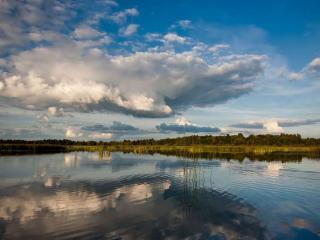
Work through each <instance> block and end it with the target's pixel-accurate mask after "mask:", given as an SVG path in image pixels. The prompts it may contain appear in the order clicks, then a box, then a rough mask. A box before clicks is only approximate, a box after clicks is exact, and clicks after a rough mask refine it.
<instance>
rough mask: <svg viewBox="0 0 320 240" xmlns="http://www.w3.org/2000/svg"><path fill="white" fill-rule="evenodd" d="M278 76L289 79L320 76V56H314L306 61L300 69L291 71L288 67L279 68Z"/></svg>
mask: <svg viewBox="0 0 320 240" xmlns="http://www.w3.org/2000/svg"><path fill="white" fill-rule="evenodd" d="M278 75H279V76H280V77H285V78H287V79H289V80H295V81H297V80H303V79H307V78H311V79H312V78H315V77H319V76H320V58H319V57H318V58H314V59H313V60H312V61H311V62H310V63H308V64H307V65H306V66H305V67H304V68H303V69H302V70H301V71H298V72H291V71H289V70H288V69H286V68H284V69H281V70H280V72H279V74H278Z"/></svg>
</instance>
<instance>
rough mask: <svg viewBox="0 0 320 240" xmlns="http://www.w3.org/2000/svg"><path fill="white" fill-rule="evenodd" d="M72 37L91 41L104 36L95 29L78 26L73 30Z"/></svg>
mask: <svg viewBox="0 0 320 240" xmlns="http://www.w3.org/2000/svg"><path fill="white" fill-rule="evenodd" d="M73 35H74V37H75V38H77V39H92V38H100V37H103V36H105V35H106V34H105V33H102V32H99V31H98V30H96V29H93V28H92V27H90V26H86V25H83V26H79V27H77V28H76V29H75V30H74V33H73Z"/></svg>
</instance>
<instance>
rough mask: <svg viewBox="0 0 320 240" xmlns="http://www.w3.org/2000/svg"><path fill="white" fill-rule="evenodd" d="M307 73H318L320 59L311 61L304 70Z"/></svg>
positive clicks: (319, 71)
mask: <svg viewBox="0 0 320 240" xmlns="http://www.w3.org/2000/svg"><path fill="white" fill-rule="evenodd" d="M305 71H308V72H309V73H320V57H318V58H315V59H313V60H312V61H311V62H310V63H309V64H308V65H307V66H306V68H305Z"/></svg>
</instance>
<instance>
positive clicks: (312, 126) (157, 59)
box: [0, 0, 320, 140]
mask: <svg viewBox="0 0 320 240" xmlns="http://www.w3.org/2000/svg"><path fill="white" fill-rule="evenodd" d="M319 7H320V3H319V2H318V1H264V2H261V1H241V2H240V1H192V0H185V1H174V2H173V1H141V0H140V1H133V0H132V1H113V0H99V1H94V2H93V1H89V0H83V1H62V0H60V1H58V0H48V1H44V0H38V1H32V0H28V1H19V0H13V1H11V0H10V1H5V0H4V1H1V2H0V138H22V139H41V138H69V139H95V140H110V139H123V138H144V137H154V138H161V137H168V136H177V135H188V134H215V135H216V134H222V135H223V134H227V133H229V134H235V133H238V132H242V133H244V134H260V133H272V134H278V133H281V132H284V133H300V134H302V135H303V136H305V137H319V135H320V108H319V106H320V98H319V94H318V92H319V90H320V45H319V42H320V16H319V14H318V9H319Z"/></svg>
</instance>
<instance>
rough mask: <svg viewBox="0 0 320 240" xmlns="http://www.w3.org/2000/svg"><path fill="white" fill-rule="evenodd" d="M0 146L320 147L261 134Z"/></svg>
mask: <svg viewBox="0 0 320 240" xmlns="http://www.w3.org/2000/svg"><path fill="white" fill-rule="evenodd" d="M0 144H45V145H82V146H95V145H105V146H117V145H122V146H126V145H176V146H189V145H234V146H237V145H272V146H297V145H302V146H317V145H320V139H319V138H302V137H301V135H300V134H280V135H272V134H263V135H249V136H247V137H246V136H244V135H243V134H241V133H239V134H237V135H229V134H227V135H224V136H212V135H206V136H198V135H192V136H184V137H176V138H165V139H159V140H156V139H153V138H150V139H140V140H122V141H109V142H103V141H72V140H67V139H62V140H59V139H44V140H0Z"/></svg>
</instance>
